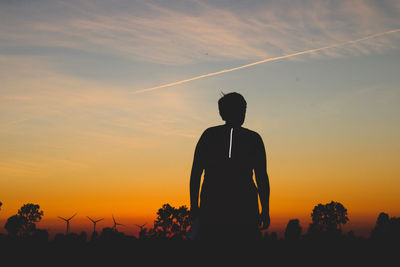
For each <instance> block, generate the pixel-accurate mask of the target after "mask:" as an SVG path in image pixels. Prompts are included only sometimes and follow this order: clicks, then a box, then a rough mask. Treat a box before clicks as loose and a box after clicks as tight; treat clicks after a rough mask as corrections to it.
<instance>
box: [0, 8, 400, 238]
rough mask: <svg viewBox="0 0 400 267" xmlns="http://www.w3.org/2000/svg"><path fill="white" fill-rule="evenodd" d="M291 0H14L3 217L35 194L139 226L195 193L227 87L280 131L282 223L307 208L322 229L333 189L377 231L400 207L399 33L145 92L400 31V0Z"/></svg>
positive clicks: (3, 84)
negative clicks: (225, 1)
mask: <svg viewBox="0 0 400 267" xmlns="http://www.w3.org/2000/svg"><path fill="white" fill-rule="evenodd" d="M289 2H290V1H289ZM289 2H286V1H267V2H266V1H259V2H257V1H255V2H254V5H248V4H247V3H246V8H243V6H242V5H241V4H240V3H239V2H237V3H236V2H235V3H232V6H230V7H229V8H227V7H223V6H219V5H216V4H215V3H212V2H210V1H205V0H204V1H195V2H193V3H192V2H190V3H188V4H187V5H184V6H175V4H173V3H167V2H165V3H164V4H160V5H159V6H155V5H153V4H151V3H148V2H147V1H135V3H132V4H126V6H125V4H124V5H122V6H123V7H124V8H122V6H121V5H118V4H115V5H114V4H112V5H111V4H110V3H108V2H102V3H100V2H99V3H97V2H90V3H89V2H83V1H79V0H75V1H47V0H40V1H36V2H35V5H29V4H27V3H19V2H18V3H17V2H13V1H6V2H1V3H0V25H2V27H0V125H1V127H0V201H2V202H3V207H2V208H1V211H0V231H4V229H3V227H2V225H3V224H4V222H5V220H6V219H7V218H8V217H9V216H11V215H13V214H15V213H16V212H17V210H18V208H19V207H21V206H22V205H23V204H24V203H37V204H39V205H40V206H41V208H42V209H43V210H44V214H45V216H44V218H43V222H42V223H41V224H40V227H44V228H48V229H49V230H51V231H53V232H54V231H56V230H59V229H60V230H61V231H62V230H63V229H64V228H63V227H64V223H63V222H62V221H60V220H57V219H56V218H57V216H63V217H67V216H72V215H73V214H74V213H76V212H77V213H78V215H77V217H76V218H74V221H73V222H71V229H72V230H73V231H75V230H76V231H80V230H87V231H89V230H90V229H91V228H90V227H91V224H90V221H89V220H87V218H86V216H90V217H96V218H98V217H105V218H106V219H105V220H104V222H101V223H99V225H98V226H99V228H101V227H104V226H109V225H111V215H112V214H114V216H115V217H117V218H118V219H119V220H120V221H121V223H124V224H127V225H128V226H127V227H126V229H125V230H124V229H121V230H124V231H126V232H127V233H132V234H134V233H135V231H136V230H137V227H136V226H135V223H137V224H142V223H145V222H147V223H148V225H152V222H153V220H154V219H155V216H156V211H157V210H158V209H159V208H160V207H161V206H162V204H164V203H170V204H171V205H173V206H180V205H189V174H190V168H191V163H192V157H193V152H194V148H195V145H196V142H197V140H198V138H199V136H200V135H201V133H202V132H203V131H204V130H205V129H206V128H207V127H210V126H214V125H218V124H221V123H223V122H222V120H221V119H220V118H219V115H218V110H217V101H218V98H219V97H220V94H221V91H222V92H224V93H228V92H231V91H236V92H239V93H241V94H243V96H244V97H245V99H246V100H247V103H248V109H247V116H246V121H245V124H244V127H247V128H249V129H252V130H254V131H257V132H258V133H260V135H261V136H262V138H263V140H264V143H265V146H266V150H267V158H268V173H269V175H270V184H271V202H270V203H271V207H270V210H271V230H275V231H280V232H281V231H282V229H283V228H284V227H285V225H286V223H287V222H288V220H289V219H292V218H299V219H300V222H301V225H302V226H303V228H304V229H306V228H307V227H308V223H309V222H310V214H311V211H312V209H313V207H314V206H315V205H317V204H318V203H328V202H330V201H332V200H333V201H338V202H340V203H342V204H343V205H344V206H345V207H346V208H347V209H348V212H349V218H350V222H349V224H348V226H346V227H345V229H355V228H357V229H361V230H360V231H359V232H360V233H364V234H365V233H368V230H365V229H368V228H372V226H373V225H374V223H375V220H376V217H377V216H378V214H379V213H380V212H381V211H384V212H387V213H389V215H390V216H400V206H399V203H400V194H399V193H398V192H399V191H400V180H399V177H400V156H399V155H400V153H399V152H400V142H399V137H400V124H399V123H398V118H399V117H400V90H399V84H400V76H399V71H398V70H399V69H400V66H399V62H400V39H399V37H400V33H399V32H396V33H393V34H390V35H385V36H379V37H378V38H372V39H368V40H365V41H363V42H358V43H355V44H351V45H348V46H345V47H340V48H339V47H338V48H335V49H328V50H326V51H319V52H318V53H313V54H309V55H302V56H299V57H294V58H290V59H285V60H281V61H277V62H266V63H265V64H259V65H257V66H253V67H250V68H246V69H242V70H237V71H235V72H229V73H225V74H222V75H219V76H213V77H207V78H205V79H201V80H196V81H191V82H188V83H185V84H179V85H176V86H172V87H168V88H159V89H157V90H153V91H147V92H143V91H142V93H135V92H137V91H141V90H143V89H146V88H154V87H157V86H159V85H162V84H167V83H173V82H176V81H181V80H185V79H188V78H190V77H196V76H199V75H204V74H207V73H213V72H217V71H219V70H223V69H231V68H235V67H238V66H243V65H246V64H249V63H251V62H255V61H258V60H263V59H266V58H270V57H279V56H284V55H288V54H293V53H295V52H299V51H305V50H309V49H315V48H319V47H325V46H329V45H332V44H337V43H341V42H346V41H349V40H356V39H359V38H363V37H365V36H368V35H372V34H379V33H383V32H387V31H390V30H394V29H395V27H396V25H398V18H399V17H400V15H399V14H400V5H399V3H398V1H385V2H379V1H378V2H379V3H378V2H376V3H375V2H368V1H356V3H353V2H352V3H351V4H349V3H347V1H343V2H341V3H340V4H337V5H336V6H335V7H333V6H331V5H329V4H327V3H322V2H320V1H306V2H307V5H304V6H303V5H299V4H298V3H297V2H296V3H294V2H290V5H289ZM302 2H303V1H302ZM113 3H114V1H113ZM387 10H390V11H391V12H387ZM276 14H284V15H282V16H277V15H276ZM338 21H340V22H341V23H339V24H338V23H337V22H338ZM293 33H296V34H293ZM75 227H76V228H75ZM362 229H363V230H362ZM356 234H357V230H356Z"/></svg>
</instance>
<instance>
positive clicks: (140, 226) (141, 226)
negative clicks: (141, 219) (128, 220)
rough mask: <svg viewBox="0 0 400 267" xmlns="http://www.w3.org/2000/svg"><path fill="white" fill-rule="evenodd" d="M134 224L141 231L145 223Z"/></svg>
mask: <svg viewBox="0 0 400 267" xmlns="http://www.w3.org/2000/svg"><path fill="white" fill-rule="evenodd" d="M135 225H136V226H137V227H139V228H140V231H143V227H144V226H145V225H146V223H145V224H142V225H139V224H135Z"/></svg>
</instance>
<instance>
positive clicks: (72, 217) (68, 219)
mask: <svg viewBox="0 0 400 267" xmlns="http://www.w3.org/2000/svg"><path fill="white" fill-rule="evenodd" d="M76 214H78V213H75V214H74V215H72V217H70V218H69V219H68V221H69V220H71V219H72V218H74V217H75V215H76Z"/></svg>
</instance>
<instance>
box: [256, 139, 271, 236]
mask: <svg viewBox="0 0 400 267" xmlns="http://www.w3.org/2000/svg"><path fill="white" fill-rule="evenodd" d="M257 139H258V140H257V144H256V146H257V147H256V151H257V152H256V164H255V167H254V173H255V177H256V182H257V188H258V195H259V197H260V202H261V228H262V229H267V228H268V227H269V224H270V217H269V193H270V186H269V178H268V173H267V157H266V153H265V147H264V142H263V141H262V138H261V136H258V137H257Z"/></svg>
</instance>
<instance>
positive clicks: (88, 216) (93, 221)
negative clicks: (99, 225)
mask: <svg viewBox="0 0 400 267" xmlns="http://www.w3.org/2000/svg"><path fill="white" fill-rule="evenodd" d="M87 217H88V218H89V220H91V221H92V223H94V222H95V221H94V220H93V219H92V218H90V217H89V216H87Z"/></svg>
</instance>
